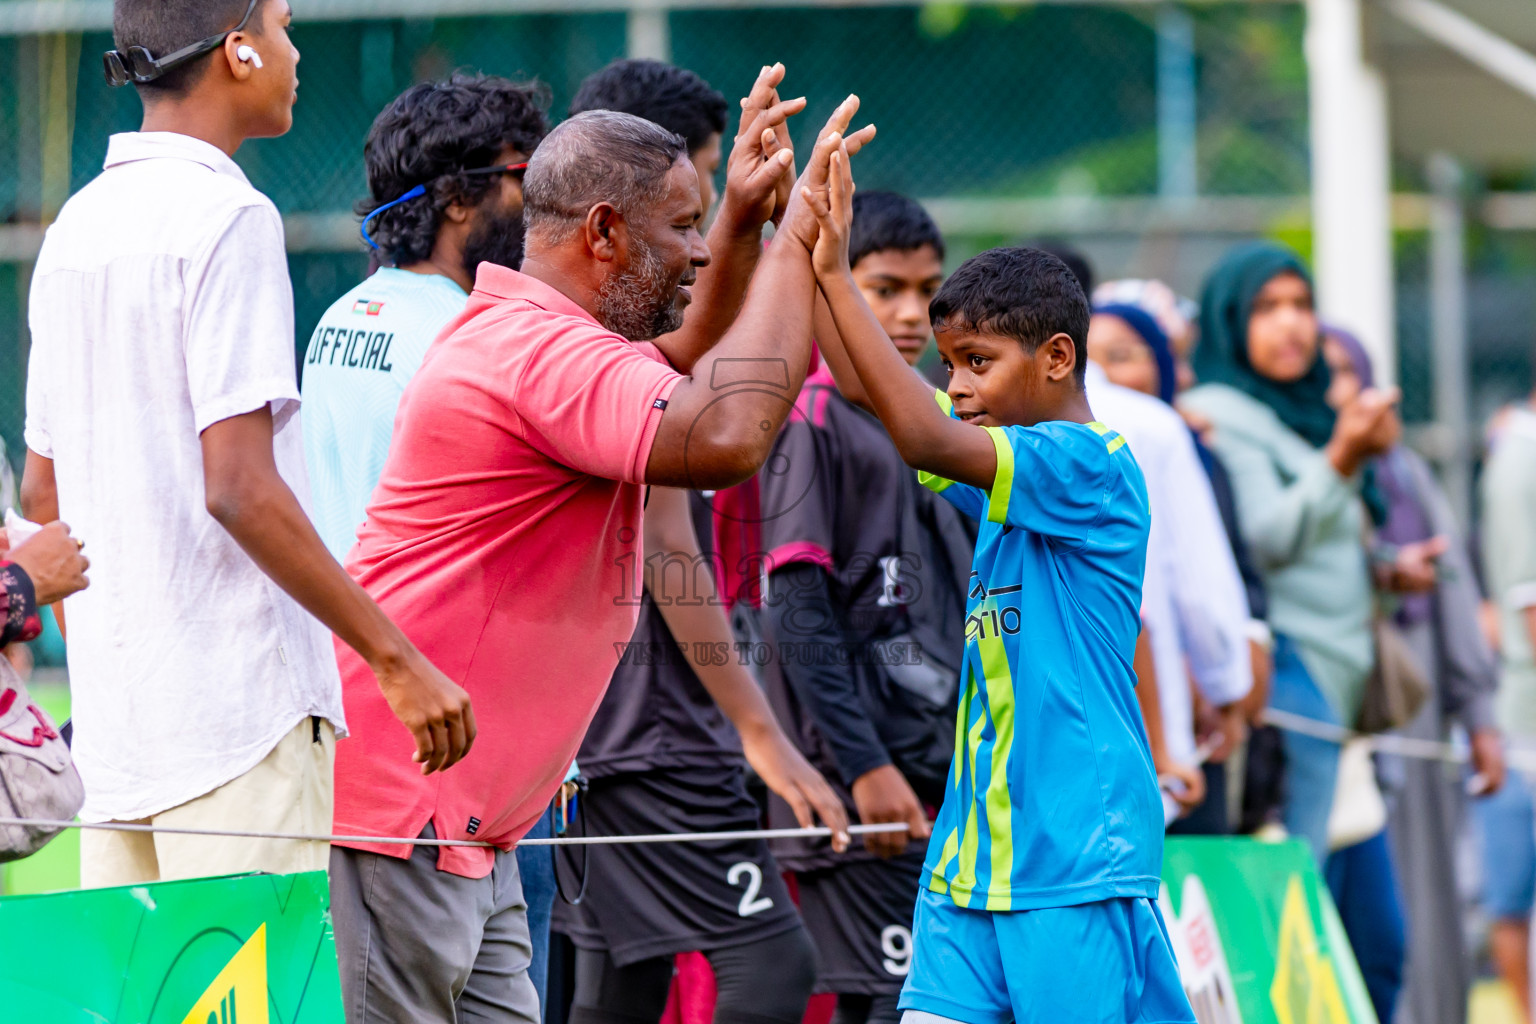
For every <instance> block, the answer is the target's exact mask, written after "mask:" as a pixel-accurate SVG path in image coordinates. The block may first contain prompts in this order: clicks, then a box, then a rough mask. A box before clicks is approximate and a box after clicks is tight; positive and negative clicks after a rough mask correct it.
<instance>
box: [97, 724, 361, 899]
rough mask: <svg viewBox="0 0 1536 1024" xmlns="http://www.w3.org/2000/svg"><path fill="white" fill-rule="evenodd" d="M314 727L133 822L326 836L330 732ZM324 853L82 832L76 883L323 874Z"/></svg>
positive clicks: (246, 842)
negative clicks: (215, 783)
mask: <svg viewBox="0 0 1536 1024" xmlns="http://www.w3.org/2000/svg"><path fill="white" fill-rule="evenodd" d="M318 725H319V730H318V732H319V738H318V739H316V721H315V720H314V719H311V718H306V719H304V721H302V722H300V723H299V724H298V725H297V726H295V727H294V728H293V730H292V731H291V732H289V733H288V734H287V735H286V736H284V737H283V738H282V739H281V740H279V741H278V744H277V746H275V747H273V748H272V752H271V753H269V754H268V755H267V756H266V757H265V758H263V759H262V761H261V763H260V764H258V765H256V767H254V768H252V769H251V770H250V771H248V772H246V773H245V774H244V775H241V776H239V777H238V778H235V779H231V780H230V781H229V782H226V783H225V784H224V785H222V786H220V787H219V788H218V789H215V790H213V791H212V792H210V793H204V794H203V795H202V796H200V797H197V798H196V799H193V800H188V801H187V802H186V803H184V804H181V805H179V806H177V807H172V808H171V809H170V810H168V811H161V812H160V813H159V814H156V815H154V816H152V817H149V818H144V819H141V820H140V821H139V822H137V824H149V825H162V826H168V827H176V828H213V829H234V830H240V831H249V832H301V833H306V834H309V835H316V834H318V835H328V834H329V833H330V831H331V812H332V808H333V796H334V789H333V785H332V776H331V769H332V765H333V764H334V762H335V759H336V733H335V731H334V730H333V729H332V728H331V723H330V722H327V721H325V720H324V719H321V720H319V722H318ZM329 855H330V847H329V845H328V844H326V843H317V842H300V841H295V840H291V839H236V838H223V837H215V836H184V835H173V834H166V833H160V832H107V831H103V830H99V829H83V830H82V831H81V834H80V885H81V887H82V888H85V889H95V888H101V887H103V886H111V885H138V884H140V883H143V882H156V881H171V880H172V879H177V878H202V877H207V876H210V875H231V874H238V873H241V872H246V871H270V872H272V873H274V874H288V873H291V872H295V871H324V870H325V868H326V865H327V863H328V861H329Z"/></svg>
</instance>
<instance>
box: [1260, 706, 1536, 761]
mask: <svg viewBox="0 0 1536 1024" xmlns="http://www.w3.org/2000/svg"><path fill="white" fill-rule="evenodd" d="M1264 721H1265V722H1266V723H1267V724H1269V725H1274V726H1278V727H1279V728H1281V729H1284V730H1285V731H1286V732H1295V733H1300V734H1301V735H1303V736H1311V737H1313V738H1315V739H1320V740H1327V741H1329V742H1330V743H1337V744H1339V745H1341V746H1342V745H1343V744H1345V743H1348V742H1350V741H1352V740H1363V741H1364V742H1365V743H1366V744H1367V745H1368V746H1369V747H1370V748H1371V749H1372V750H1373V751H1375V752H1377V753H1380V754H1394V755H1396V756H1398V757H1411V758H1414V759H1416V760H1420V761H1443V762H1445V763H1446V764H1466V763H1467V762H1468V761H1469V760H1471V753H1470V752H1469V751H1468V750H1467V748H1466V747H1465V746H1463V745H1461V744H1456V743H1448V742H1445V741H1442V740H1425V739H1417V738H1415V737H1412V736H1397V735H1394V734H1392V733H1361V732H1355V731H1354V730H1353V729H1346V728H1344V727H1343V726H1341V725H1334V724H1333V723H1332V722H1319V721H1318V720H1316V719H1314V718H1307V717H1305V716H1303V715H1297V714H1293V713H1291V712H1289V711H1277V710H1276V709H1274V708H1266V709H1265V711H1264ZM1504 761H1505V763H1506V764H1507V765H1508V766H1509V767H1511V768H1514V769H1517V770H1518V771H1520V772H1523V773H1525V774H1529V775H1536V750H1530V749H1513V748H1506V749H1505V751H1504Z"/></svg>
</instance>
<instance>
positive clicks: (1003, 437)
mask: <svg viewBox="0 0 1536 1024" xmlns="http://www.w3.org/2000/svg"><path fill="white" fill-rule="evenodd" d="M981 429H983V430H985V431H986V432H987V433H988V434H991V435H992V447H994V448H996V449H997V475H996V476H994V477H993V478H992V493H991V494H990V495H988V501H987V518H988V519H989V520H991V521H992V522H994V523H1005V522H1007V521H1008V499H1009V498H1010V497H1012V495H1013V445H1012V444H1011V443H1009V441H1008V435H1007V434H1006V433H1005V432H1004V431H1003V428H1002V427H982V428H981Z"/></svg>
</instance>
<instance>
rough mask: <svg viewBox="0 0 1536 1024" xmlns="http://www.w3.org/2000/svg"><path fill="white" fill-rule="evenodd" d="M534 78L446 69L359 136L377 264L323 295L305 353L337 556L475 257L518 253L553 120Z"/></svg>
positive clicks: (459, 304) (319, 509) (348, 541)
mask: <svg viewBox="0 0 1536 1024" xmlns="http://www.w3.org/2000/svg"><path fill="white" fill-rule="evenodd" d="M547 103H548V96H547V94H546V92H545V90H544V88H543V87H542V86H538V85H527V84H520V83H516V82H511V81H508V80H507V79H504V78H496V77H493V76H487V75H481V76H475V77H469V76H464V75H455V76H454V77H452V78H450V79H448V80H447V81H443V82H426V83H423V84H421V85H416V86H413V87H411V88H410V89H408V90H406V91H405V92H404V93H402V94H401V95H400V96H399V97H398V98H397V99H396V100H395V101H394V102H393V103H391V104H390V105H389V106H388V107H386V108H385V109H384V111H383V113H381V114H379V116H378V118H377V119H376V120H375V121H374V123H373V128H372V129H371V130H370V131H369V133H368V140H367V142H366V143H365V144H364V147H363V155H364V160H365V163H366V165H367V172H368V188H369V192H370V195H369V198H368V199H367V200H365V201H364V203H363V205H362V207H361V210H362V212H364V213H365V214H366V215H367V216H366V219H365V220H364V222H363V231H364V238H365V239H367V240H368V242H369V244H370V245H371V246H372V247H373V249H374V251H375V253H376V255H377V257H378V259H379V261H380V262H381V263H383V264H384V266H383V267H381V268H380V269H379V271H378V272H377V273H375V274H374V275H372V276H371V277H369V278H367V279H366V280H364V281H363V282H362V283H361V284H359V285H358V286H357V287H356V288H353V289H352V290H351V291H349V292H347V293H346V294H345V295H343V296H342V297H341V298H339V299H337V300H336V301H335V302H334V303H332V304H331V307H330V308H329V309H328V310H326V312H325V315H324V316H323V317H321V318H320V324H319V326H317V327H316V328H315V333H314V335H313V336H312V337H311V338H310V341H309V348H308V349H307V350H306V352H305V354H304V365H303V382H304V383H303V392H302V393H303V399H304V402H303V409H304V456H305V461H306V463H307V464H308V467H309V477H310V488H311V492H312V498H313V508H314V517H315V525H316V526H317V527H318V528H319V531H320V537H321V539H322V540H324V541H325V545H326V547H327V548H329V549H330V551H331V553H332V554H333V555H335V556H336V558H337V559H338V560H339V561H345V560H346V557H347V553H348V552H349V551H350V550H351V549H352V544H353V542H354V541H355V540H356V538H357V528H358V527H359V526H360V525H361V524H362V522H363V517H364V510H365V509H366V508H367V505H368V499H369V498H370V497H371V496H372V495H373V489H374V487H375V486H376V485H377V484H378V482H379V473H380V471H381V470H382V469H383V467H384V457H385V455H386V454H388V452H389V439H390V434H391V432H392V431H393V428H394V423H395V410H396V407H397V406H398V405H399V403H400V395H401V393H402V392H404V390H405V386H406V384H408V383H410V380H411V377H412V376H413V375H414V374H415V373H416V369H417V367H419V366H420V365H421V360H422V358H423V357H424V356H425V355H426V352H427V349H428V348H429V347H430V346H431V344H432V342H433V340H434V339H436V338H437V335H438V334H439V332H441V331H442V329H443V327H445V326H446V325H447V324H448V322H449V321H450V320H452V319H453V318H454V317H456V316H457V315H458V314H459V313H460V312H461V311H462V310H463V308H464V302H465V300H466V299H467V298H468V295H469V291H470V289H471V288H473V287H474V279H475V268H476V267H477V266H479V265H480V263H482V262H490V263H496V264H500V265H501V266H505V267H511V268H513V269H516V268H517V267H518V266H520V265H521V264H522V261H523V186H522V165H524V164H525V163H526V162H527V160H528V157H529V156H530V155H532V153H533V150H534V148H535V147H537V146H538V144H539V142H540V140H542V139H543V138H544V135H545V134H546V133H547V132H548V130H549V124H548V122H547V121H546V119H545V116H544V107H545V106H546V105H547Z"/></svg>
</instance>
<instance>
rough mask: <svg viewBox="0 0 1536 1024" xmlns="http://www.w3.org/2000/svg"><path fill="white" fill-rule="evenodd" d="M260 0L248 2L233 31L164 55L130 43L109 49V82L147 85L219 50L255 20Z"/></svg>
mask: <svg viewBox="0 0 1536 1024" xmlns="http://www.w3.org/2000/svg"><path fill="white" fill-rule="evenodd" d="M260 2H261V0H251V2H250V3H249V4H247V5H246V8H245V17H243V18H241V19H240V24H238V25H236V26H235V27H234V28H232V29H230V30H229V31H227V32H220V33H219V34H218V35H213V36H209V37H208V38H207V39H202V40H199V41H198V42H195V43H192V44H191V45H190V46H183V47H182V48H181V49H179V50H172V51H171V52H170V53H168V54H166V55H165V56H164V57H156V56H155V55H154V54H152V53H150V52H149V50H148V49H146V48H145V47H142V46H130V47H128V48H127V49H126V50H123V51H121V52H119V51H117V50H108V51H107V52H106V53H104V54H102V55H101V63H102V66H103V69H104V70H105V71H106V73H107V82H108V84H110V85H114V86H118V85H127V84H128V83H129V82H134V83H137V84H139V85H143V84H144V83H145V82H153V81H154V80H155V79H157V78H159V77H160V76H161V75H163V74H165V73H166V72H167V71H170V70H171V69H172V68H175V67H177V66H178V65H181V64H185V63H186V62H187V61H189V60H196V59H197V58H198V57H201V56H202V55H203V54H205V53H209V52H211V51H213V50H217V49H218V48H219V47H221V46H223V45H224V40H226V39H228V38H229V37H230V36H231V35H233V34H234V33H236V32H241V31H244V30H245V23H246V22H248V21H250V20H251V13H252V12H253V11H255V10H256V5H257V4H258V3H260Z"/></svg>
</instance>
